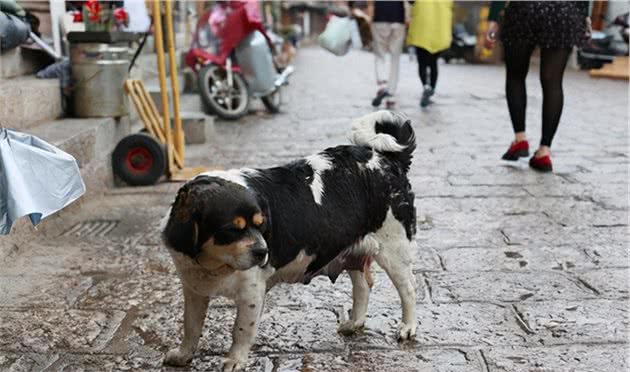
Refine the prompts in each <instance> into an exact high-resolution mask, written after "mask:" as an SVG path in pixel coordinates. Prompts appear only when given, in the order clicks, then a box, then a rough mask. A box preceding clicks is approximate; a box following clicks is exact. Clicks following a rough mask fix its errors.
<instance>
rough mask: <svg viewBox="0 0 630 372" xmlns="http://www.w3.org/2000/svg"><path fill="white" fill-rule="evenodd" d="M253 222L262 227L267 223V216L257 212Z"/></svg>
mask: <svg viewBox="0 0 630 372" xmlns="http://www.w3.org/2000/svg"><path fill="white" fill-rule="evenodd" d="M252 222H253V223H254V226H256V227H260V226H262V224H263V223H265V216H263V215H262V213H256V214H255V215H254V217H252Z"/></svg>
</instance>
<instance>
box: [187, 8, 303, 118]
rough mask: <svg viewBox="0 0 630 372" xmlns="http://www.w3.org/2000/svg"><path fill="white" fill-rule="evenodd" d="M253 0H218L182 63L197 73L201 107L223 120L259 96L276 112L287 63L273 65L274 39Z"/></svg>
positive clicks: (244, 110) (237, 114) (287, 72)
mask: <svg viewBox="0 0 630 372" xmlns="http://www.w3.org/2000/svg"><path fill="white" fill-rule="evenodd" d="M252 4H253V5H254V6H257V4H256V2H251V1H250V2H248V1H244V2H241V1H231V2H229V3H227V4H226V3H219V4H218V5H216V6H215V8H214V9H213V10H211V11H208V12H206V13H204V14H203V15H202V16H201V17H200V19H199V21H198V23H197V27H196V30H195V34H194V36H193V44H192V47H191V49H190V50H189V52H188V53H187V55H186V65H188V66H189V67H191V68H192V69H193V70H194V71H196V72H197V78H198V83H199V93H200V94H201V98H202V100H203V102H204V103H205V105H206V107H207V108H208V109H209V110H210V111H211V112H212V113H214V114H216V115H218V116H219V117H221V118H223V119H227V120H235V119H238V118H240V117H241V116H243V115H245V114H246V113H247V112H248V108H249V104H250V101H251V99H252V98H261V99H262V102H263V104H264V105H265V107H266V108H267V110H268V111H269V112H271V113H276V112H278V111H279V110H280V106H281V104H282V97H281V88H282V87H283V86H284V85H286V84H288V78H289V76H290V75H291V74H292V73H293V71H294V68H293V67H292V66H290V65H289V66H286V67H284V68H280V67H279V66H278V65H277V64H276V63H274V58H273V55H274V54H276V51H275V45H274V42H273V41H272V40H271V38H270V37H269V35H268V34H267V32H266V31H265V29H264V27H263V25H262V22H261V21H260V19H258V17H256V15H255V11H252V9H251V8H248V7H250V6H251V5H252Z"/></svg>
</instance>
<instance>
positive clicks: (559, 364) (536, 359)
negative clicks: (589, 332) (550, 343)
mask: <svg viewBox="0 0 630 372" xmlns="http://www.w3.org/2000/svg"><path fill="white" fill-rule="evenodd" d="M627 351H628V350H627V345H622V344H619V345H614V344H613V345H570V346H557V347H534V348H521V347H512V348H497V349H487V350H483V355H484V357H485V360H486V362H487V365H488V371H489V372H600V371H611V372H612V371H627V370H628V368H630V362H629V360H628V353H627Z"/></svg>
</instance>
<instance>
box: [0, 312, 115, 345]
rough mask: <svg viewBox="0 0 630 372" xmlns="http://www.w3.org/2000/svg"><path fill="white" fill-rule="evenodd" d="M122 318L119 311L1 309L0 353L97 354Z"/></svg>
mask: <svg viewBox="0 0 630 372" xmlns="http://www.w3.org/2000/svg"><path fill="white" fill-rule="evenodd" d="M124 317H125V313H123V312H120V311H81V310H49V309H40V310H21V311H4V310H1V311H0V351H10V352H18V353H24V352H40V353H42V352H51V351H53V350H74V351H82V352H92V351H98V350H101V349H103V347H104V346H105V345H106V343H107V342H108V341H109V340H110V339H111V338H112V337H113V335H114V332H115V331H116V329H117V328H118V326H119V324H120V322H121V321H122V320H123V318H124Z"/></svg>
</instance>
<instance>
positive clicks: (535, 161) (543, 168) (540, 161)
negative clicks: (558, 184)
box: [529, 154, 553, 172]
mask: <svg viewBox="0 0 630 372" xmlns="http://www.w3.org/2000/svg"><path fill="white" fill-rule="evenodd" d="M529 166H530V167H532V168H534V169H536V170H537V171H539V172H551V171H552V169H553V167H552V165H551V158H550V157H549V155H545V156H541V157H539V158H537V157H536V154H534V156H532V158H531V159H529Z"/></svg>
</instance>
